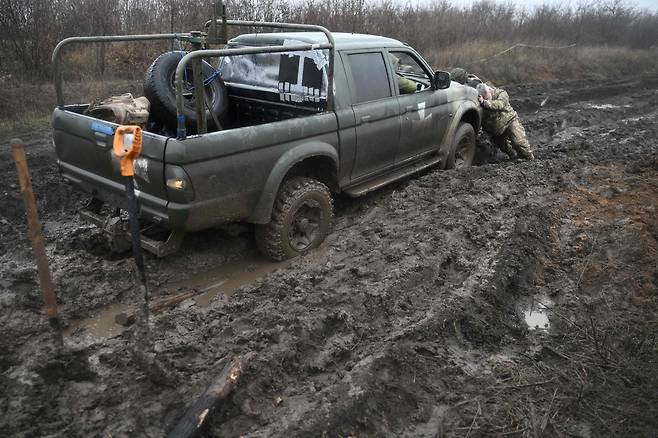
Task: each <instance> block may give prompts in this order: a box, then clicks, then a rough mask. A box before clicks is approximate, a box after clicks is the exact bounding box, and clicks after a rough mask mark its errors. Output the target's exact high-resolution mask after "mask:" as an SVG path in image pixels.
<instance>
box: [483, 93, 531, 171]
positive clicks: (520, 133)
mask: <svg viewBox="0 0 658 438" xmlns="http://www.w3.org/2000/svg"><path fill="white" fill-rule="evenodd" d="M491 91H492V94H491V98H490V99H489V100H485V101H483V102H482V108H484V111H483V114H482V129H483V130H484V131H485V132H487V133H488V134H490V135H491V140H492V141H493V143H494V144H495V145H496V147H498V148H499V149H500V150H501V151H503V152H505V153H506V154H507V155H510V156H511V155H512V150H514V151H516V153H517V155H518V156H519V157H520V158H529V159H533V158H534V156H533V154H532V151H531V150H530V144H529V143H528V139H527V138H526V136H525V130H524V129H523V125H521V122H519V116H518V114H516V111H514V109H513V108H512V105H510V103H509V96H508V95H507V92H506V91H505V90H503V89H500V88H492V89H491Z"/></svg>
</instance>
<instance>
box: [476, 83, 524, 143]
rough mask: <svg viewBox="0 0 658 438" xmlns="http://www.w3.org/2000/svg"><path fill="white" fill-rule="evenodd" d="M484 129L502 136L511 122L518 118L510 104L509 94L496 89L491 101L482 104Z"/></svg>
mask: <svg viewBox="0 0 658 438" xmlns="http://www.w3.org/2000/svg"><path fill="white" fill-rule="evenodd" d="M482 108H483V111H482V129H484V130H485V131H486V132H488V133H489V134H493V135H500V134H502V133H503V131H505V128H507V126H508V125H509V124H510V122H511V121H512V120H514V119H516V118H517V117H518V115H517V114H516V111H514V108H512V105H510V103H509V96H508V95H507V92H506V91H505V90H503V89H501V88H494V89H493V92H492V95H491V99H489V100H488V101H485V102H484V103H483V104H482Z"/></svg>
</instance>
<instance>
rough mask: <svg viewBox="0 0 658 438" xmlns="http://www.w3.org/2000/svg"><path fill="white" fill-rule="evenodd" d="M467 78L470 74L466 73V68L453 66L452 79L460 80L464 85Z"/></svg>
mask: <svg viewBox="0 0 658 438" xmlns="http://www.w3.org/2000/svg"><path fill="white" fill-rule="evenodd" d="M467 78H468V74H467V73H466V70H464V69H463V68H461V67H457V68H453V69H452V70H450V79H452V80H453V81H455V82H459V83H460V84H462V85H464V84H465V83H466V79H467Z"/></svg>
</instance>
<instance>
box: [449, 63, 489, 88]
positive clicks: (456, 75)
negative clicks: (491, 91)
mask: <svg viewBox="0 0 658 438" xmlns="http://www.w3.org/2000/svg"><path fill="white" fill-rule="evenodd" d="M450 79H452V80H453V81H455V82H459V83H460V84H462V85H468V86H469V87H473V88H475V87H477V85H478V84H481V83H482V81H481V80H480V78H478V77H477V76H475V75H474V74H472V73H468V72H467V71H466V70H464V69H463V68H461V67H457V68H453V69H452V70H450Z"/></svg>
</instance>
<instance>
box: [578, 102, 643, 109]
mask: <svg viewBox="0 0 658 438" xmlns="http://www.w3.org/2000/svg"><path fill="white" fill-rule="evenodd" d="M586 107H587V108H591V109H617V108H631V107H632V105H612V104H610V103H604V104H601V105H596V104H593V103H589V104H587V105H586Z"/></svg>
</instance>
